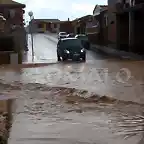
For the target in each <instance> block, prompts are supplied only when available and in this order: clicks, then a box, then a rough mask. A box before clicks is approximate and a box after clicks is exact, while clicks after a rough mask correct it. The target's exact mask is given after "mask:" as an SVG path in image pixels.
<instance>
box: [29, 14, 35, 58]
mask: <svg viewBox="0 0 144 144" xmlns="http://www.w3.org/2000/svg"><path fill="white" fill-rule="evenodd" d="M28 15H29V17H30V23H29V26H30V33H31V42H32V58H33V57H34V48H33V33H32V19H33V12H32V11H30V12H29V13H28Z"/></svg>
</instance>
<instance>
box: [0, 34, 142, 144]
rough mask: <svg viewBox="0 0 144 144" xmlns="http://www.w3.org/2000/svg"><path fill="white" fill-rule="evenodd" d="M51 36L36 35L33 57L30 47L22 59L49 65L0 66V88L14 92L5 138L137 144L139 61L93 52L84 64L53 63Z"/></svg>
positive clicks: (20, 142)
mask: <svg viewBox="0 0 144 144" xmlns="http://www.w3.org/2000/svg"><path fill="white" fill-rule="evenodd" d="M56 41H57V39H56V38H55V37H52V36H50V35H43V34H37V35H35V36H34V50H35V57H34V61H33V60H32V56H31V50H30V51H29V52H28V54H25V56H26V57H25V60H24V61H25V63H31V62H33V63H37V62H39V63H47V64H48V66H44V67H36V68H17V69H16V70H13V69H8V68H1V71H0V83H1V84H0V89H1V92H2V93H4V94H9V95H12V96H17V99H16V102H15V104H16V108H15V111H16V112H15V113H14V122H13V125H12V131H11V135H10V139H9V143H10V144H17V143H18V144H24V143H30V144H31V143H32V144H33V143H36V144H37V143H39V144H48V143H50V144H65V143H66V144H73V143H74V144H76V143H77V144H84V143H87V144H110V143H111V144H120V143H123V144H129V143H131V144H137V143H138V141H140V139H141V135H142V129H143V107H144V106H143V104H144V98H143V96H144V75H143V74H144V67H143V65H144V62H143V61H129V60H120V59H116V58H111V57H109V56H107V55H101V54H99V53H94V52H92V51H87V61H86V62H85V63H82V62H65V63H62V62H57V60H56ZM30 45H31V42H30V39H29V47H30ZM30 49H31V48H30ZM74 88H76V89H74ZM100 96H103V97H100ZM141 121H142V122H141ZM137 133H138V134H137ZM135 134H137V135H135ZM129 135H131V136H132V137H130V138H129V139H124V138H126V136H129ZM104 138H105V139H104ZM139 144H140V143H139Z"/></svg>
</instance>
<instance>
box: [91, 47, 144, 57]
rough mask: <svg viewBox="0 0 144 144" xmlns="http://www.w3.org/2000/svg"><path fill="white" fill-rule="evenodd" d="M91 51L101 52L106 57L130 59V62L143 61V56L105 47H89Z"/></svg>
mask: <svg viewBox="0 0 144 144" xmlns="http://www.w3.org/2000/svg"><path fill="white" fill-rule="evenodd" d="M91 50H93V51H101V52H104V53H106V54H108V55H112V56H116V57H120V58H124V59H132V60H144V56H140V55H138V54H134V53H132V52H126V51H119V50H116V49H113V48H109V47H106V46H99V45H91Z"/></svg>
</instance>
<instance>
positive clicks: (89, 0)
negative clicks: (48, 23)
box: [15, 0, 107, 20]
mask: <svg viewBox="0 0 144 144" xmlns="http://www.w3.org/2000/svg"><path fill="white" fill-rule="evenodd" d="M15 1H17V2H21V3H24V4H26V9H25V10H26V13H25V17H26V19H27V18H28V11H33V13H34V17H35V18H49V19H51V18H52V19H53V18H58V19H60V20H67V19H68V18H70V19H75V18H77V17H81V16H84V15H87V14H92V11H93V9H94V7H95V5H96V4H99V5H104V4H107V0H15Z"/></svg>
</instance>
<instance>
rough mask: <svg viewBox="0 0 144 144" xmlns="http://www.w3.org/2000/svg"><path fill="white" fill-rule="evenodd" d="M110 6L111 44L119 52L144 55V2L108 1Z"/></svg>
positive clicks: (140, 0) (137, 0) (129, 0)
mask: <svg viewBox="0 0 144 144" xmlns="http://www.w3.org/2000/svg"><path fill="white" fill-rule="evenodd" d="M108 5H109V6H108V13H109V14H108V16H109V23H110V26H109V29H108V32H109V42H110V43H111V44H112V46H113V47H114V48H117V49H119V50H124V51H129V52H134V53H138V54H144V20H143V17H144V1H143V0H134V1H131V0H127V1H116V0H108ZM112 34H113V35H112Z"/></svg>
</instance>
